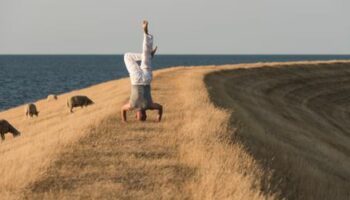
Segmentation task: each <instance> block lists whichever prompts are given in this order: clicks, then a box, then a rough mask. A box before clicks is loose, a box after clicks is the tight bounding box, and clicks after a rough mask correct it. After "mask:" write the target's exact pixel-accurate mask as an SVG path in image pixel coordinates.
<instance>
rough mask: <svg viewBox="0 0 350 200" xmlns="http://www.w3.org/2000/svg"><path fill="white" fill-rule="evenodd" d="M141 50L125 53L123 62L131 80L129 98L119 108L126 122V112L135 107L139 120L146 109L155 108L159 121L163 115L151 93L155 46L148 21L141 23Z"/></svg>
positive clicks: (144, 117)
mask: <svg viewBox="0 0 350 200" xmlns="http://www.w3.org/2000/svg"><path fill="white" fill-rule="evenodd" d="M142 27H143V31H144V37H143V47H142V48H143V50H142V54H140V53H126V54H125V55H124V62H125V65H126V68H127V70H128V72H129V76H130V81H131V95H130V100H129V102H128V103H126V104H125V105H124V106H122V108H121V117H122V120H123V122H126V121H127V119H126V113H127V111H129V110H133V109H136V110H137V112H136V118H137V119H138V120H140V121H145V120H146V119H147V114H146V110H157V111H158V117H157V121H158V122H160V121H161V119H162V115H163V106H162V105H160V104H158V103H155V102H153V100H152V95H151V82H152V78H153V75H152V66H151V60H152V58H153V57H154V55H155V53H156V51H157V47H156V48H155V49H153V36H152V35H151V34H149V33H148V21H146V20H145V21H143V24H142Z"/></svg>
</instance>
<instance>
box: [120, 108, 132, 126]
mask: <svg viewBox="0 0 350 200" xmlns="http://www.w3.org/2000/svg"><path fill="white" fill-rule="evenodd" d="M129 109H130V103H127V104H125V105H124V106H122V108H121V109H120V115H121V118H122V121H123V122H126V112H127V111H128V110H129Z"/></svg>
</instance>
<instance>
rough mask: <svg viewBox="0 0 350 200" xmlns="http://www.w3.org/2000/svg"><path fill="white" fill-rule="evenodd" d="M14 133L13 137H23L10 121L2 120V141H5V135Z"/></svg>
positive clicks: (0, 129)
mask: <svg viewBox="0 0 350 200" xmlns="http://www.w3.org/2000/svg"><path fill="white" fill-rule="evenodd" d="M6 133H12V135H13V137H17V136H19V135H21V133H20V132H19V131H17V129H15V128H14V127H13V126H12V125H11V124H10V123H9V122H8V121H6V120H4V119H0V135H1V140H5V134H6Z"/></svg>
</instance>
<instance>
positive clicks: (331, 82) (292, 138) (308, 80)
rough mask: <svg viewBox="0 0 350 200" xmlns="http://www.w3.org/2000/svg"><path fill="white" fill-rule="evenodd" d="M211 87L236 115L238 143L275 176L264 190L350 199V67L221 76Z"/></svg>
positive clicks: (300, 67) (213, 78) (248, 71)
mask: <svg viewBox="0 0 350 200" xmlns="http://www.w3.org/2000/svg"><path fill="white" fill-rule="evenodd" d="M206 82H207V85H209V86H210V87H211V90H210V93H211V97H212V99H213V101H215V102H216V103H217V105H219V106H222V107H224V108H227V109H229V110H231V112H232V115H231V119H230V121H231V126H232V127H234V128H238V130H237V131H236V132H235V134H234V135H233V140H234V141H239V142H242V143H243V144H244V146H245V147H246V149H247V151H248V152H250V153H251V154H252V155H253V156H254V158H255V160H258V161H259V163H260V165H261V168H262V169H264V170H265V171H266V172H269V171H273V172H274V173H273V174H272V175H273V176H272V179H270V181H268V180H264V179H263V180H262V184H263V187H264V188H265V189H270V190H272V191H275V192H278V191H282V194H281V195H282V196H283V197H287V198H288V199H349V198H350V123H349V122H350V64H349V63H328V64H327V63H324V64H317V65H315V64H310V65H304V64H303V65H302V64H300V65H293V66H288V67H285V66H283V65H281V66H275V67H273V68H272V67H262V68H251V69H240V70H230V71H220V72H215V73H213V74H210V75H209V76H207V77H206ZM269 178H270V177H267V179H269ZM268 187H269V188H268Z"/></svg>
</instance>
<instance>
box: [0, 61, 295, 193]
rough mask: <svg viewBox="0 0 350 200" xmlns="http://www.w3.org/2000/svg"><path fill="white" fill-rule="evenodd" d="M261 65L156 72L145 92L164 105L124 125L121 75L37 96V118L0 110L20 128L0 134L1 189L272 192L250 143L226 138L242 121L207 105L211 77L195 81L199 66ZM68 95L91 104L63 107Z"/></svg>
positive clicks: (125, 91) (202, 72)
mask: <svg viewBox="0 0 350 200" xmlns="http://www.w3.org/2000/svg"><path fill="white" fill-rule="evenodd" d="M279 64H281V63H279ZM289 64H290V65H292V64H295V63H289ZM265 65H269V66H278V63H275V64H259V63H258V64H248V65H245V64H241V65H227V66H220V67H217V66H207V67H193V68H188V67H186V68H184V67H179V68H171V69H166V70H160V71H157V72H156V73H155V79H154V83H153V85H152V92H153V96H154V100H155V101H157V102H160V103H161V104H163V105H164V108H165V115H164V120H163V122H161V123H155V122H154V121H153V120H154V119H155V113H152V112H151V113H150V115H149V120H148V121H147V122H145V123H139V122H136V121H135V118H134V113H130V114H129V119H130V121H129V122H128V123H127V124H123V123H121V122H120V117H119V108H120V106H121V105H122V104H123V103H125V102H126V101H127V100H128V96H129V93H130V85H129V84H130V83H129V80H128V79H122V80H117V81H111V82H107V83H103V84H100V85H96V86H93V87H90V88H86V89H83V90H79V91H73V92H71V93H67V94H63V95H60V96H59V99H58V100H57V101H49V102H48V101H46V100H42V101H39V102H37V106H38V109H39V111H40V115H39V117H38V118H33V119H26V118H25V117H24V107H23V106H20V107H17V108H14V109H11V110H8V111H4V112H1V113H0V118H4V119H7V120H8V121H10V122H11V123H12V124H13V125H14V126H16V127H17V128H18V129H19V130H20V131H21V132H22V133H23V134H22V136H21V137H19V138H15V139H12V137H11V136H7V138H6V141H5V142H3V143H1V144H0V163H1V165H0V177H1V179H0V185H1V186H2V189H1V190H0V196H1V197H2V198H5V199H58V198H60V199H85V198H88V197H89V198H93V199H106V198H111V197H118V198H120V199H169V198H173V199H275V198H278V194H279V192H280V190H279V189H275V188H268V189H266V184H267V183H270V182H271V183H273V180H274V176H272V177H271V176H270V175H271V174H272V173H271V171H270V168H268V169H267V168H265V167H264V166H263V165H261V163H260V159H259V158H258V157H256V156H255V154H254V153H252V151H250V150H247V145H250V144H248V143H245V142H241V141H234V142H233V141H232V135H237V134H236V133H237V129H238V133H240V131H241V129H239V126H233V125H234V124H232V121H231V119H232V116H233V115H231V114H232V112H231V110H230V109H227V108H228V107H226V108H225V109H222V108H219V107H216V106H215V105H214V104H213V102H212V101H211V99H210V98H209V93H208V89H209V91H210V93H211V91H212V90H214V88H215V87H217V85H215V84H214V83H212V84H213V85H211V84H209V85H208V83H209V82H207V83H205V82H204V79H205V76H206V75H207V74H211V73H213V72H217V71H220V70H229V69H230V70H233V69H239V68H259V67H263V66H265ZM209 77H217V76H216V75H215V76H211V75H210V76H209ZM219 79H220V78H219ZM216 82H217V83H219V82H220V81H218V80H215V83H216ZM206 84H207V85H206ZM207 87H208V88H207ZM218 89H219V88H218ZM220 90H222V91H223V93H222V94H223V95H226V96H219V95H221V94H217V95H218V96H217V97H220V99H221V97H222V98H226V97H227V96H229V94H228V93H227V92H226V89H225V88H223V87H222V88H220ZM73 94H82V95H87V96H89V97H91V99H92V100H94V101H95V104H94V105H92V106H90V107H87V108H84V109H80V108H78V109H76V111H75V112H74V114H70V113H69V111H68V108H66V104H65V101H66V98H67V97H68V96H70V95H73ZM211 94H212V93H211ZM215 102H216V101H215ZM216 103H217V102H216ZM242 141H243V140H242ZM272 175H273V174H272ZM270 177H271V178H272V179H270ZM282 192H283V190H282Z"/></svg>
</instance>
